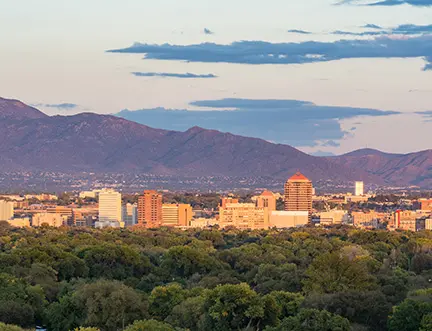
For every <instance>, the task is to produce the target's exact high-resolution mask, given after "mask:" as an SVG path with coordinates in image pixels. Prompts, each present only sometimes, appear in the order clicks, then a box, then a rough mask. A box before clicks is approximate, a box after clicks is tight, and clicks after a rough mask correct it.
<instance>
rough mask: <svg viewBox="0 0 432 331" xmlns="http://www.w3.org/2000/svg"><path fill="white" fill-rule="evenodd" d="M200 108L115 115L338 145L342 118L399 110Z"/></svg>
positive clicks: (173, 126)
mask: <svg viewBox="0 0 432 331" xmlns="http://www.w3.org/2000/svg"><path fill="white" fill-rule="evenodd" d="M191 106H194V107H195V108H198V109H199V110H189V109H165V108H156V109H141V110H136V111H130V110H123V111H121V112H120V113H118V114H116V115H117V116H120V117H123V118H126V119H129V120H132V121H135V122H138V123H142V124H146V125H149V126H151V127H155V128H161V129H168V130H179V131H185V130H187V129H188V128H190V127H192V126H194V125H196V126H200V127H203V128H206V129H215V130H220V131H224V132H231V133H234V134H239V135H243V136H249V137H258V138H262V139H265V140H267V141H273V142H277V143H284V144H290V145H293V146H316V145H317V141H326V142H328V144H330V145H336V144H337V143H338V142H337V141H338V140H341V139H343V138H344V137H345V136H347V133H346V132H345V131H344V130H343V129H342V128H341V124H340V121H341V120H343V119H348V118H357V117H360V116H390V115H395V114H398V113H397V112H392V111H381V110H376V109H366V108H350V107H333V106H319V105H315V104H313V103H311V102H307V101H301V100H274V99H269V100H262V99H258V100H255V99H221V100H200V101H194V102H192V103H191Z"/></svg>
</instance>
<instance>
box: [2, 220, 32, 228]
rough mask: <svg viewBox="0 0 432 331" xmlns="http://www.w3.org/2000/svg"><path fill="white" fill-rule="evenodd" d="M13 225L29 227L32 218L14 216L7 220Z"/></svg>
mask: <svg viewBox="0 0 432 331" xmlns="http://www.w3.org/2000/svg"><path fill="white" fill-rule="evenodd" d="M7 222H8V223H9V224H10V225H11V226H14V227H16V228H28V227H30V219H29V218H12V219H10V220H8V221H7Z"/></svg>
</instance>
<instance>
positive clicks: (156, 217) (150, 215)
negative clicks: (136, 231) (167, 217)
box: [138, 190, 162, 228]
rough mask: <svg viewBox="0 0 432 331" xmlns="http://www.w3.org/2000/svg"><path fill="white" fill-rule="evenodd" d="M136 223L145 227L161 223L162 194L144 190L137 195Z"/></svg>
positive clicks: (155, 226) (156, 225)
mask: <svg viewBox="0 0 432 331" xmlns="http://www.w3.org/2000/svg"><path fill="white" fill-rule="evenodd" d="M138 225H140V226H144V227H146V228H157V227H159V226H161V225H162V194H159V193H158V192H156V191H152V190H146V191H144V194H143V195H141V196H139V197H138Z"/></svg>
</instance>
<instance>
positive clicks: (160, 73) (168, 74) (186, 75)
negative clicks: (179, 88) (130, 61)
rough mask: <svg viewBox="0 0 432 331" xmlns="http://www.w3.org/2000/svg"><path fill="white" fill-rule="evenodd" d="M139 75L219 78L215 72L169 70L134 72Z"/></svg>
mask: <svg viewBox="0 0 432 331" xmlns="http://www.w3.org/2000/svg"><path fill="white" fill-rule="evenodd" d="M132 74H133V75H135V76H137V77H169V78H217V76H216V75H214V74H192V73H190V72H187V73H184V74H176V73H169V72H132Z"/></svg>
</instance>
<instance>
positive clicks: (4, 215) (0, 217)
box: [0, 200, 14, 221]
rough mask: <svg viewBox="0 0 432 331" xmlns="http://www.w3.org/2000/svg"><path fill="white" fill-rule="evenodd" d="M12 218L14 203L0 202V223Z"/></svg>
mask: <svg viewBox="0 0 432 331" xmlns="http://www.w3.org/2000/svg"><path fill="white" fill-rule="evenodd" d="M13 216H14V203H13V202H12V201H6V200H0V221H8V220H10V219H11V218H12V217H13Z"/></svg>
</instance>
